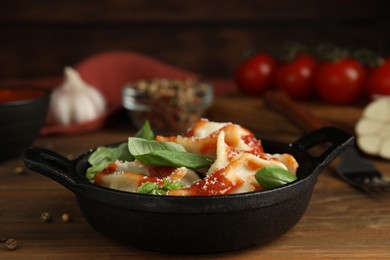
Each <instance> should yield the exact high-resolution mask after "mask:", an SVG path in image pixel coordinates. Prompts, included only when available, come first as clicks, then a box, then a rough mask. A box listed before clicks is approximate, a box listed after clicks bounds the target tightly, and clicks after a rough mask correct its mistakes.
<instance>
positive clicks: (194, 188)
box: [185, 169, 244, 196]
mask: <svg viewBox="0 0 390 260" xmlns="http://www.w3.org/2000/svg"><path fill="white" fill-rule="evenodd" d="M243 183H244V181H243V180H241V179H238V180H237V181H235V182H232V181H230V180H229V179H228V178H226V177H225V169H221V170H219V171H216V172H214V173H213V174H211V175H210V176H208V177H206V178H204V179H201V180H199V181H197V182H195V183H194V184H192V185H191V186H190V187H188V188H185V189H186V190H188V191H189V193H190V194H191V195H192V196H213V195H223V194H229V193H230V192H231V191H232V190H233V189H234V188H236V187H239V186H241V185H242V184H243Z"/></svg>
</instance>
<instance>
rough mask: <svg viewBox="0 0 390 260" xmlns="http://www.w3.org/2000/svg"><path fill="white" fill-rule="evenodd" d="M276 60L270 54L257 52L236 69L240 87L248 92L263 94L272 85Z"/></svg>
mask: <svg viewBox="0 0 390 260" xmlns="http://www.w3.org/2000/svg"><path fill="white" fill-rule="evenodd" d="M275 67H276V62H275V60H274V59H273V58H272V57H271V56H270V55H268V54H265V53H259V54H256V55H254V56H252V57H250V58H249V59H247V60H246V61H244V62H243V63H241V64H240V65H239V66H238V68H237V70H236V71H235V75H234V78H235V81H236V84H237V86H238V88H239V89H240V90H241V91H242V92H243V93H246V94H251V95H261V94H262V93H264V92H265V91H266V90H267V89H269V88H270V87H271V84H272V77H273V74H274V72H275Z"/></svg>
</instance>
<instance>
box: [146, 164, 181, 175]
mask: <svg viewBox="0 0 390 260" xmlns="http://www.w3.org/2000/svg"><path fill="white" fill-rule="evenodd" d="M175 169H176V167H171V166H155V167H148V170H149V175H150V176H151V177H158V178H164V177H168V176H169V175H171V173H172V172H173V171H174V170H175Z"/></svg>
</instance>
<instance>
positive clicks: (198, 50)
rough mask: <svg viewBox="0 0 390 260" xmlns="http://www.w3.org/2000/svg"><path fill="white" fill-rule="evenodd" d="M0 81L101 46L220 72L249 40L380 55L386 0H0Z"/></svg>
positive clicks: (387, 21) (55, 68) (262, 45)
mask: <svg viewBox="0 0 390 260" xmlns="http://www.w3.org/2000/svg"><path fill="white" fill-rule="evenodd" d="M0 3H1V4H0V5H1V7H0V32H1V38H0V79H9V78H31V77H32V78H33V77H40V76H50V75H58V74H61V73H62V69H63V67H64V66H66V65H72V64H75V63H77V62H79V61H81V60H83V59H85V58H87V57H88V56H90V55H93V54H96V53H99V52H103V51H110V50H129V51H136V52H141V53H144V54H146V55H149V56H152V57H155V58H157V59H160V60H162V61H164V62H167V63H170V64H172V65H176V66H179V67H182V68H184V69H187V70H190V71H193V72H197V73H200V74H203V75H204V76H212V77H219V76H221V77H229V76H230V75H232V72H233V71H234V69H235V67H236V66H237V64H238V63H239V62H240V59H241V57H242V54H243V52H244V51H245V50H246V49H248V48H251V47H254V48H256V49H258V50H261V51H266V52H270V53H271V54H274V53H275V52H276V50H277V49H278V48H279V47H280V46H281V45H283V44H284V43H285V42H288V41H296V42H300V43H303V44H306V45H309V46H310V45H316V44H319V43H322V42H331V43H334V44H336V45H339V46H342V47H351V48H356V47H368V48H372V49H374V50H375V51H378V52H380V53H382V54H384V55H388V54H389V53H390V30H389V29H390V1H386V0H384V1H383V0H380V1H379V0H366V1H364V0H360V1H359V0H302V1H293V0H290V1H288V0H258V1H255V0H247V1H245V0H230V1H229V0H208V1H199V0H197V1H189V0H187V1H183V0H156V1H153V0H131V1H130V0H112V1H108V0H106V1H104V0H84V1H78V0H66V1H65V0H56V1H52V0H40V1H29V0H14V1H1V2H0Z"/></svg>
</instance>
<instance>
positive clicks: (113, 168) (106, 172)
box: [94, 162, 117, 184]
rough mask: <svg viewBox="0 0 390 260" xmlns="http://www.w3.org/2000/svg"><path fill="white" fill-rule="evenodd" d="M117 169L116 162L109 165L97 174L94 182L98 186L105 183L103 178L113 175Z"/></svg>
mask: <svg viewBox="0 0 390 260" xmlns="http://www.w3.org/2000/svg"><path fill="white" fill-rule="evenodd" d="M116 169H117V165H116V163H115V162H112V163H110V164H109V165H107V166H106V167H105V168H104V169H103V170H101V171H100V172H98V173H96V174H95V177H94V180H95V183H96V184H99V183H102V182H103V177H104V176H106V175H110V174H113V173H114V172H115V171H116Z"/></svg>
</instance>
